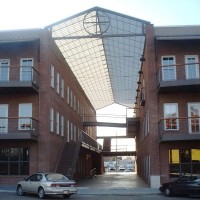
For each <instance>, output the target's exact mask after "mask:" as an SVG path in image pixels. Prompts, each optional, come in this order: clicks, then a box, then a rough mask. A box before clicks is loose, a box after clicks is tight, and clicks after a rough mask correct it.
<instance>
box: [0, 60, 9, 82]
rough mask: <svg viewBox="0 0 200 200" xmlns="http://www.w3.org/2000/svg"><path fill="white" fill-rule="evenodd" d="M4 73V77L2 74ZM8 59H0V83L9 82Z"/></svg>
mask: <svg viewBox="0 0 200 200" xmlns="http://www.w3.org/2000/svg"><path fill="white" fill-rule="evenodd" d="M5 72H6V76H5V75H4V73H5ZM9 74H10V59H0V81H9V76H10V75H9Z"/></svg>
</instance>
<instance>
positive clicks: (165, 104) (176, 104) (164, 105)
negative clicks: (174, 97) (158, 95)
mask: <svg viewBox="0 0 200 200" xmlns="http://www.w3.org/2000/svg"><path fill="white" fill-rule="evenodd" d="M167 105H175V106H176V116H175V117H174V118H175V119H176V118H178V117H179V113H178V103H164V104H163V113H164V119H165V120H164V130H165V131H177V130H179V120H178V119H176V120H177V121H176V123H177V124H176V126H177V128H176V129H167V128H166V118H167V116H166V110H165V109H166V106H167Z"/></svg>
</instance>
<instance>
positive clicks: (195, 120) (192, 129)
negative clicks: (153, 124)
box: [158, 117, 200, 136]
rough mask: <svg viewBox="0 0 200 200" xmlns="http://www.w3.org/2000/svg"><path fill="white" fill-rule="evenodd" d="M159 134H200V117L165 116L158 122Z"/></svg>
mask: <svg viewBox="0 0 200 200" xmlns="http://www.w3.org/2000/svg"><path fill="white" fill-rule="evenodd" d="M158 129H159V134H160V135H161V136H162V135H164V134H172V135H173V134H174V133H178V134H199V135H200V117H179V118H163V119H161V120H160V121H159V124H158Z"/></svg>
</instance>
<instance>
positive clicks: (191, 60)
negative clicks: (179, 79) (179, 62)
mask: <svg viewBox="0 0 200 200" xmlns="http://www.w3.org/2000/svg"><path fill="white" fill-rule="evenodd" d="M186 63H187V64H189V65H186V72H187V74H186V75H187V79H194V78H198V77H199V74H198V65H197V64H195V63H196V58H195V57H188V58H186Z"/></svg>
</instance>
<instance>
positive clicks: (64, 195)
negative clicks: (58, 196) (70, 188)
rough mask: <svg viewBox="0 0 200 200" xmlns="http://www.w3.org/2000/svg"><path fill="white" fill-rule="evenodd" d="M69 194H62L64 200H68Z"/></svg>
mask: <svg viewBox="0 0 200 200" xmlns="http://www.w3.org/2000/svg"><path fill="white" fill-rule="evenodd" d="M70 196H71V195H70V194H63V198H65V199H69V198H70Z"/></svg>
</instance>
